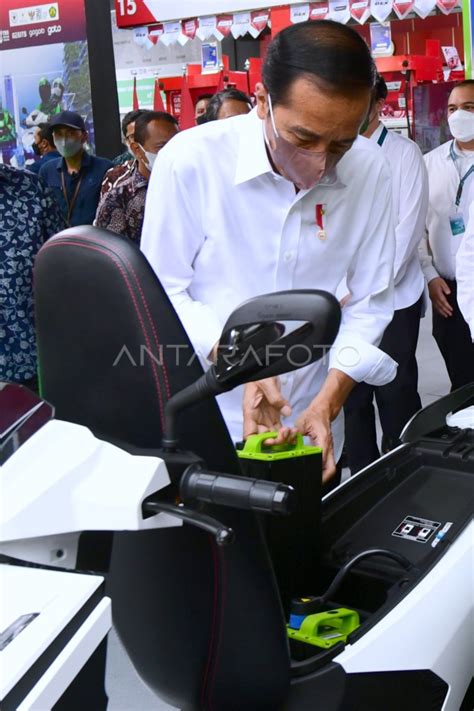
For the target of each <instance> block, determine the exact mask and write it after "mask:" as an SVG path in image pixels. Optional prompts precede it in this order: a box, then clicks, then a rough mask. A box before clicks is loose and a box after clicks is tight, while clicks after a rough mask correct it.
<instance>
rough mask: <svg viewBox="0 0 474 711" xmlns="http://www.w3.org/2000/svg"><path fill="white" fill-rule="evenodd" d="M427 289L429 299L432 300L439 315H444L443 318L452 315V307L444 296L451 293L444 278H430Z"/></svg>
mask: <svg viewBox="0 0 474 711" xmlns="http://www.w3.org/2000/svg"><path fill="white" fill-rule="evenodd" d="M428 291H429V293H430V299H431V301H432V302H433V306H434V308H435V309H436V311H437V312H438V313H439V314H440V316H444V318H449V317H450V316H452V315H453V307H452V306H451V304H450V303H449V301H448V300H447V298H446V296H449V294H450V293H451V289H450V288H449V286H448V285H447V284H446V282H445V281H444V279H442V278H441V277H436V278H435V279H432V280H431V281H430V282H429V284H428Z"/></svg>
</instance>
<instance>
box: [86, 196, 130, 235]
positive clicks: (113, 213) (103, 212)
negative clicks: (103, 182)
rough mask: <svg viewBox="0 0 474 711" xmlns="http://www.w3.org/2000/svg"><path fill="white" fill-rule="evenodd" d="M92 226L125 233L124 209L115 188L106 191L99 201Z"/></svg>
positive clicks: (119, 233)
mask: <svg viewBox="0 0 474 711" xmlns="http://www.w3.org/2000/svg"><path fill="white" fill-rule="evenodd" d="M94 226H95V227H102V228H103V229H104V230H110V231H111V232H115V233H116V234H118V235H121V234H126V232H127V221H126V217H125V211H124V209H123V207H122V205H121V204H120V200H119V199H118V195H117V193H116V191H115V190H111V191H110V192H108V193H106V194H105V195H104V196H103V198H102V200H101V201H100V203H99V207H98V208H97V213H96V216H95V220H94Z"/></svg>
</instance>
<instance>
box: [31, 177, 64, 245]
mask: <svg viewBox="0 0 474 711" xmlns="http://www.w3.org/2000/svg"><path fill="white" fill-rule="evenodd" d="M38 189H39V199H40V204H41V208H42V211H43V221H42V222H43V240H44V241H45V242H46V240H47V239H49V238H50V237H53V236H54V235H55V234H57V233H58V232H61V231H62V230H64V229H66V227H67V224H66V221H65V219H64V217H63V214H62V212H61V210H60V208H59V205H58V203H57V200H56V198H55V196H54V192H53V191H52V190H51V188H48V187H47V186H46V185H44V183H42V182H41V181H39V188H38Z"/></svg>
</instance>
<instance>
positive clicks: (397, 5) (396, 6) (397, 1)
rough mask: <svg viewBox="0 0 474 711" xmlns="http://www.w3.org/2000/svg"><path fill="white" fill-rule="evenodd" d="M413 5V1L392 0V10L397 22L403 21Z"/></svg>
mask: <svg viewBox="0 0 474 711" xmlns="http://www.w3.org/2000/svg"><path fill="white" fill-rule="evenodd" d="M414 5H415V0H393V10H394V12H395V15H396V16H397V17H398V19H399V20H404V19H405V17H406V16H407V15H408V13H410V12H411V11H412V10H413V6H414Z"/></svg>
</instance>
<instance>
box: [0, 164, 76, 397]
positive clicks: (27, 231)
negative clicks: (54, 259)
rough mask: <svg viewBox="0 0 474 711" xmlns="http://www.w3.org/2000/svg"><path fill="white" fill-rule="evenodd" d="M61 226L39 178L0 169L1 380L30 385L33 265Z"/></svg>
mask: <svg viewBox="0 0 474 711" xmlns="http://www.w3.org/2000/svg"><path fill="white" fill-rule="evenodd" d="M64 227H65V223H64V220H63V218H62V216H61V213H60V210H59V207H58V205H57V203H56V201H55V199H54V196H53V195H52V193H51V191H50V190H49V188H47V187H46V186H45V185H44V183H43V182H42V181H41V180H40V179H39V178H38V176H36V175H33V174H32V173H29V172H27V171H24V170H17V169H16V168H12V167H10V166H7V165H3V164H0V381H13V382H17V383H23V384H25V385H29V386H32V385H33V386H34V381H35V376H36V339H35V329H34V321H33V261H34V258H35V256H36V253H37V252H38V250H39V248H40V247H41V245H42V244H43V242H45V241H46V240H47V239H48V237H52V235H54V234H56V232H60V231H61V230H62V229H64Z"/></svg>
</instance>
